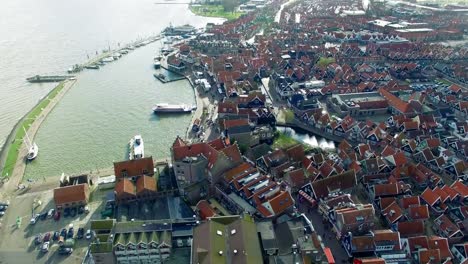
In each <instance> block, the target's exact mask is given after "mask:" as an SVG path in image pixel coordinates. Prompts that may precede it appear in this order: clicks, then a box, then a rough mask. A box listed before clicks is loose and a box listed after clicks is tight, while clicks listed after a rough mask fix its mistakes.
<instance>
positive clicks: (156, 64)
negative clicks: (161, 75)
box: [154, 61, 161, 69]
mask: <svg viewBox="0 0 468 264" xmlns="http://www.w3.org/2000/svg"><path fill="white" fill-rule="evenodd" d="M154 68H155V69H159V68H161V62H159V61H155V62H154Z"/></svg>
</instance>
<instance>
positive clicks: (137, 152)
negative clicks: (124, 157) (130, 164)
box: [128, 135, 145, 160]
mask: <svg viewBox="0 0 468 264" xmlns="http://www.w3.org/2000/svg"><path fill="white" fill-rule="evenodd" d="M129 145H130V153H129V157H128V158H129V159H130V160H134V159H141V158H144V157H145V147H144V145H143V138H142V137H141V135H136V136H134V137H133V138H132V139H130V143H129Z"/></svg>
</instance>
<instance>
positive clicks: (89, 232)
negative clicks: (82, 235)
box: [86, 229, 93, 240]
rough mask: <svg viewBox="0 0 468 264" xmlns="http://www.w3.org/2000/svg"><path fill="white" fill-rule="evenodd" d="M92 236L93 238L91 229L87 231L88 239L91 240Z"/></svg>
mask: <svg viewBox="0 0 468 264" xmlns="http://www.w3.org/2000/svg"><path fill="white" fill-rule="evenodd" d="M92 236H93V235H92V233H91V229H88V230H87V231H86V239H88V240H89V239H91V237H92Z"/></svg>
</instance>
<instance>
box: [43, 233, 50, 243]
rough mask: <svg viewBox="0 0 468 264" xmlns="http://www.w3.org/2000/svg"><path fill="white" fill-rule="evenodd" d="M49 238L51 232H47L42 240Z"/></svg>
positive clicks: (45, 240) (47, 240)
mask: <svg viewBox="0 0 468 264" xmlns="http://www.w3.org/2000/svg"><path fill="white" fill-rule="evenodd" d="M49 240H50V233H49V232H47V233H45V234H44V239H42V241H44V242H49Z"/></svg>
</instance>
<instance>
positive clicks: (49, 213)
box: [47, 209, 55, 218]
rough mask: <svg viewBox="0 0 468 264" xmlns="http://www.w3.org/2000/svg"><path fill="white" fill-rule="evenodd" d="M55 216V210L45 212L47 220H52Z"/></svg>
mask: <svg viewBox="0 0 468 264" xmlns="http://www.w3.org/2000/svg"><path fill="white" fill-rule="evenodd" d="M54 214H55V209H50V210H49V212H47V218H52V217H53V216H54Z"/></svg>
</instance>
